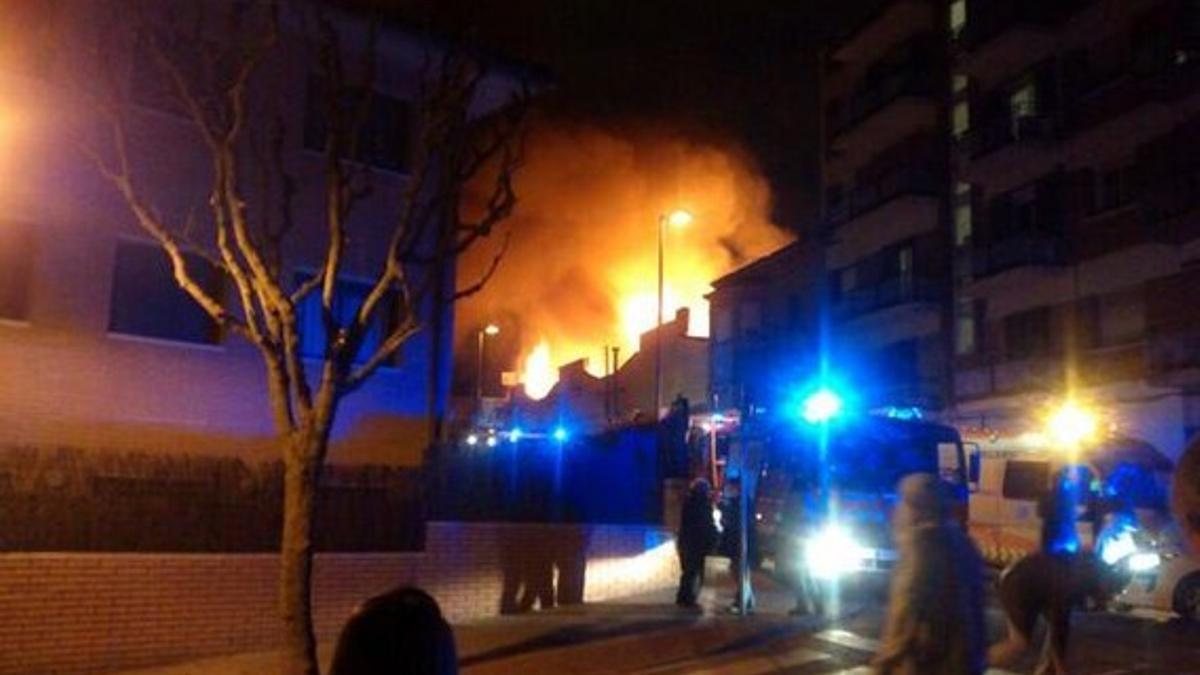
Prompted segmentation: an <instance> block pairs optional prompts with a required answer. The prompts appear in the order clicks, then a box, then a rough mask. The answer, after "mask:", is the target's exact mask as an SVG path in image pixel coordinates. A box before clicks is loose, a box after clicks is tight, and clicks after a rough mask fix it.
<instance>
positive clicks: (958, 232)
mask: <svg viewBox="0 0 1200 675" xmlns="http://www.w3.org/2000/svg"><path fill="white" fill-rule="evenodd" d="M971 199H972V191H971V184H970V183H962V182H959V183H955V184H954V245H955V246H960V247H961V246H966V245H968V244H970V243H971V232H972V229H973V223H972V215H973V214H972V212H971V207H972V204H971Z"/></svg>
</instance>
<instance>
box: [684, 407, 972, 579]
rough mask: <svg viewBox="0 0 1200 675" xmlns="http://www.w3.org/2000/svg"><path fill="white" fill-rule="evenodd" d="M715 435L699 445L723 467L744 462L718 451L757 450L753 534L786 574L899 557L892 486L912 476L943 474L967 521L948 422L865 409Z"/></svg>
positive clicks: (829, 573) (861, 568) (865, 569)
mask: <svg viewBox="0 0 1200 675" xmlns="http://www.w3.org/2000/svg"><path fill="white" fill-rule="evenodd" d="M717 434H718V435H717V436H713V435H711V434H706V436H705V439H706V440H708V441H709V444H708V445H709V447H708V448H706V450H707V451H708V452H709V453H710V454H711V455H712V456H713V457H715V458H716V465H717V466H718V468H719V469H721V471H720V472H719V473H721V474H723V473H724V468H725V462H726V461H728V462H729V466H731V467H733V468H734V469H735V470H736V469H737V468H738V465H739V464H740V463H741V462H740V461H739V460H737V459H733V460H728V459H727V458H726V457H725V456H723V454H724V451H725V448H726V447H739V446H740V447H758V448H760V450H759V453H758V457H756V458H754V460H753V462H752V464H753V466H755V467H757V471H758V473H757V479H758V480H757V481H756V482H757V483H758V485H757V486H756V488H754V489H752V494H754V495H755V509H754V511H753V513H754V514H755V519H756V521H757V523H756V524H757V533H758V541H759V545H760V547H761V552H762V555H763V559H764V561H767V562H769V563H771V564H773V565H774V567H775V569H776V571H777V572H779V573H782V574H783V575H785V576H790V575H792V574H794V573H795V572H796V571H797V570H798V569H800V567H801V566H804V567H805V569H807V571H808V572H809V573H810V574H812V575H813V576H814V577H816V578H818V579H822V580H834V579H839V580H845V579H847V578H849V577H854V576H860V575H864V574H865V575H875V574H881V573H887V572H888V571H889V570H890V569H891V568H892V567H893V565H894V564H895V561H896V551H895V547H894V545H893V543H892V539H891V514H892V509H893V507H894V506H895V503H896V485H897V483H898V482H899V481H900V479H901V478H903V477H904V476H905V475H908V474H910V473H920V472H925V473H933V474H936V475H938V476H940V477H941V478H942V480H943V481H945V482H946V484H947V486H948V493H949V494H951V495H952V496H953V498H954V500H955V511H956V513H957V514H958V517H960V518H961V519H964V520H965V518H966V511H967V463H966V454H965V451H964V447H963V444H962V440H961V439H960V437H959V434H958V432H957V430H955V429H954V428H953V427H950V426H945V425H941V424H935V423H932V422H927V421H923V420H920V419H900V418H898V417H896V416H891V415H888V414H870V415H854V416H846V417H845V418H843V419H838V420H837V421H836V422H833V421H830V422H828V423H826V422H824V421H823V422H822V423H821V424H816V425H813V424H809V425H805V424H795V423H775V424H770V425H768V424H761V423H759V424H756V423H755V422H754V421H753V420H751V421H748V422H745V423H742V424H740V425H731V424H726V425H725V426H724V427H723V428H721V429H718V430H717ZM721 435H727V436H728V437H729V438H731V439H735V440H734V441H733V442H732V443H727V442H726V441H725V439H722V438H721V437H720V436H721ZM718 480H720V477H719V476H718Z"/></svg>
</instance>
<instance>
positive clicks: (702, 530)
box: [678, 492, 717, 556]
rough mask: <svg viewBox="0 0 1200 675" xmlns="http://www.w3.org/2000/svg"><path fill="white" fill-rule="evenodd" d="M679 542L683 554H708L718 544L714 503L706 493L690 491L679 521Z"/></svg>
mask: <svg viewBox="0 0 1200 675" xmlns="http://www.w3.org/2000/svg"><path fill="white" fill-rule="evenodd" d="M678 543H679V552H680V554H681V555H695V556H701V555H707V554H709V553H711V552H712V550H713V547H714V546H716V543H717V526H716V524H715V523H714V522H713V517H712V505H711V504H710V503H709V501H708V496H707V495H706V494H704V493H702V492H690V493H688V496H687V499H685V500H684V502H683V514H682V517H681V518H680V521H679V538H678Z"/></svg>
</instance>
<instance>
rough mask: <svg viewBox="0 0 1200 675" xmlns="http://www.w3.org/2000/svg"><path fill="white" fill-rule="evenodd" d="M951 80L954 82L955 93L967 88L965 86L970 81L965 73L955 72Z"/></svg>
mask: <svg viewBox="0 0 1200 675" xmlns="http://www.w3.org/2000/svg"><path fill="white" fill-rule="evenodd" d="M952 81H953V83H954V89H953V91H954V93H955V94H956V95H957V94H961V93H963V92H965V91H966V90H967V86H968V85H969V84H970V82H971V80H970V78H968V77H967V76H966V75H959V74H955V75H954V79H953V80H952Z"/></svg>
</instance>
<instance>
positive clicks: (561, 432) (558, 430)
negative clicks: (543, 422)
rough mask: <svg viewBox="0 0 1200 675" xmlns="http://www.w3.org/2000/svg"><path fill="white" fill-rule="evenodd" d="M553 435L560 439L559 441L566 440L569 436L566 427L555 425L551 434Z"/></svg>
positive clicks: (555, 438) (557, 439)
mask: <svg viewBox="0 0 1200 675" xmlns="http://www.w3.org/2000/svg"><path fill="white" fill-rule="evenodd" d="M551 436H553V437H554V440H556V441H558V442H559V443H563V442H565V441H566V440H567V436H568V434H567V429H566V427H554V432H553V433H552V434H551Z"/></svg>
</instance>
